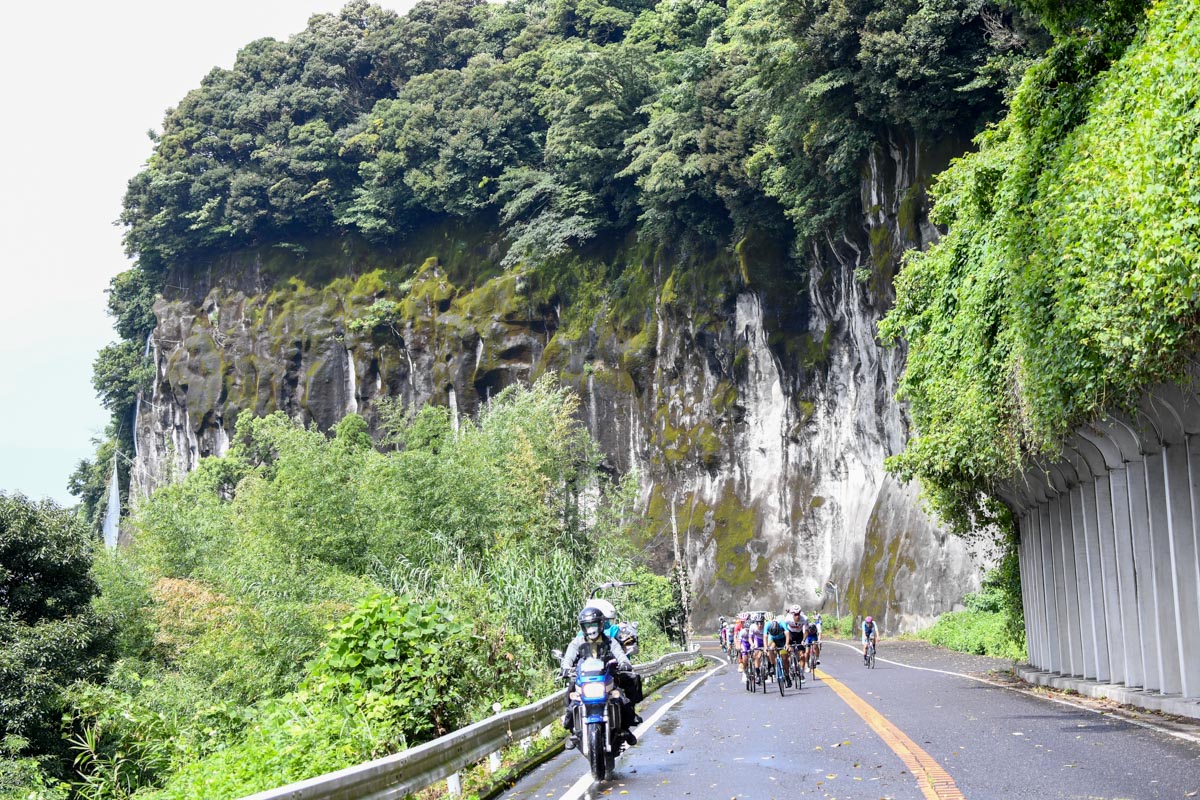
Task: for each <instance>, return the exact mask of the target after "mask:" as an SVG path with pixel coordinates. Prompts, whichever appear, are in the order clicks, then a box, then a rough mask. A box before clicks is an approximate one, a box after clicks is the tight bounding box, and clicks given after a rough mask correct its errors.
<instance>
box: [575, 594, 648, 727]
mask: <svg viewBox="0 0 1200 800" xmlns="http://www.w3.org/2000/svg"><path fill="white" fill-rule="evenodd" d="M594 603H595V601H592V604H589V605H587V606H585V607H584V609H583V610H582V611H580V612H579V618H578V621H579V628H580V632H581V633H582V636H576V637H575V638H574V639H572V640H571V644H570V645H568V647H567V652H565V653H563V657H562V661H561V662H560V663H559V674H560V675H561V676H562V677H564V678H568V677H573V676H574V675H575V665H576V664H577V663H579V661H581V660H583V659H585V658H590V657H592V656H593V655H595V657H596V658H600V659H603V660H605V661H608V660H609V659H612V660H614V661H616V662H617V670H618V671H619V672H632V671H633V663H632V662H631V661H630V660H629V656H627V655H625V648H623V647H621V643H620V642H618V641H617V640H616V639H615V638H613V637H612V636H609V635H608V633H607V632H606V630H605V625H606V621H605V618H604V611H602V610H601V609H599V608H596V606H595V605H594ZM578 704H579V701H578V700H572V699H571V692H570V691H568V692H567V711H566V713H565V714H563V718H562V726H563V727H564V728H566V729H567V741H566V744H565V747H566V749H568V750H573V749H575V744H576V743H575V707H576V706H577V705H578ZM622 705H623V706H624V707H623V708H622V709H621V720H622V723H623V727H624V729H623V730H622V731H621V732H620V735H621V738H623V739H624V740H625V743H626V744H627V745H630V746H631V747H632V746H633V745H635V744H637V737H636V736H634V735H633V731H631V730H629V725H630V723H632V722H633V719H634V711H633V708H632V704H631V703H629V701H628V700H625V699H622Z"/></svg>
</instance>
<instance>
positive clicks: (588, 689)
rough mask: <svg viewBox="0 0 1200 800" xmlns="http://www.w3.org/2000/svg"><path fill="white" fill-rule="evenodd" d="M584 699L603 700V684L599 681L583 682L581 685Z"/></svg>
mask: <svg viewBox="0 0 1200 800" xmlns="http://www.w3.org/2000/svg"><path fill="white" fill-rule="evenodd" d="M583 699H584V700H603V699H604V684H603V683H602V682H600V681H593V682H592V683H585V684H584V685H583Z"/></svg>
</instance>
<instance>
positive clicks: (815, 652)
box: [804, 614, 821, 667]
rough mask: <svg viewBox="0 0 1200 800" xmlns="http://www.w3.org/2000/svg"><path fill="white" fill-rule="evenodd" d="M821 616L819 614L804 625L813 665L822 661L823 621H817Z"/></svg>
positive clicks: (809, 657) (805, 640)
mask: <svg viewBox="0 0 1200 800" xmlns="http://www.w3.org/2000/svg"><path fill="white" fill-rule="evenodd" d="M820 618H821V615H820V614H817V615H816V616H815V617H813V618H811V619H809V621H808V624H807V625H805V626H804V644H805V645H806V646H807V647H808V660H809V661H811V662H812V665H813V667H816V665H817V664H820V663H821V661H820V658H821V623H819V622H817V621H816V620H818V619H820Z"/></svg>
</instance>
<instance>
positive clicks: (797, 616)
mask: <svg viewBox="0 0 1200 800" xmlns="http://www.w3.org/2000/svg"><path fill="white" fill-rule="evenodd" d="M787 616H788V619H787V630H788V636H789V644H790V645H791V646H792V647H795V648H796V662H797V666H798V667H799V668H800V669H801V670H803V669H804V666H805V662H806V661H807V660H808V659H807V656H806V653H805V644H804V633H805V626H806V625H807V624H808V618H807V617H805V616H804V612H803V611H801V610H800V606H798V605H796V606H792V607H791V608H789V609H788V612H787Z"/></svg>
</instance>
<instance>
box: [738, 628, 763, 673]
mask: <svg viewBox="0 0 1200 800" xmlns="http://www.w3.org/2000/svg"><path fill="white" fill-rule="evenodd" d="M747 616H749V615H748V614H747ZM740 636H741V638H740V639H738V645H739V648H740V650H741V653H740V656H739V658H740V659H741V664H742V669H741V670H739V672H740V671H744V670H745V669H747V668H749V667H751V666H753V667H755V668H757V667H758V664H759V659H760V658H761V657H762V647H763V632H762V623H761V621H760V620H759V619H758V615H757V614H756V615H755V616H754V617H753V618H752V619H751V620H749V624H747V625H746V627H744V628H742V632H741V634H740ZM751 653H753V654H754V655H753V664H751V658H750V656H751Z"/></svg>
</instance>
